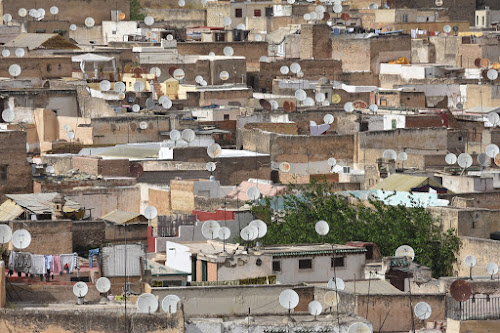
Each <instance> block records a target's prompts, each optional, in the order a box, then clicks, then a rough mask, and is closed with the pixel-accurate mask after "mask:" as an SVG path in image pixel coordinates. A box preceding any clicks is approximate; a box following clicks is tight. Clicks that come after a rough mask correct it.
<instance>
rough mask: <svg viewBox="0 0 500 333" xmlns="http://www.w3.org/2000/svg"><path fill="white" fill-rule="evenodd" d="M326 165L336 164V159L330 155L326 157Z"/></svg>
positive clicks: (332, 165)
mask: <svg viewBox="0 0 500 333" xmlns="http://www.w3.org/2000/svg"><path fill="white" fill-rule="evenodd" d="M328 165H329V166H331V167H334V166H336V165H337V160H336V159H335V158H334V157H330V158H329V159H328Z"/></svg>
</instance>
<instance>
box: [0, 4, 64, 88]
mask: <svg viewBox="0 0 500 333" xmlns="http://www.w3.org/2000/svg"><path fill="white" fill-rule="evenodd" d="M30 6H31V5H30ZM26 8H31V7H26ZM46 8H47V7H46ZM16 13H17V11H16ZM11 53H12V52H11ZM28 54H29V52H28ZM13 64H18V65H19V66H21V74H20V75H19V76H18V77H19V78H28V77H29V78H40V77H41V78H43V79H52V78H61V77H71V72H72V62H71V58H70V57H61V56H37V57H36V58H32V57H29V56H26V57H24V58H18V57H9V58H3V59H2V61H1V62H0V76H2V77H11V76H10V74H9V67H10V65H13Z"/></svg>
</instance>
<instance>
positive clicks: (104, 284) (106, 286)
mask: <svg viewBox="0 0 500 333" xmlns="http://www.w3.org/2000/svg"><path fill="white" fill-rule="evenodd" d="M95 287H96V289H97V291H99V293H101V294H105V293H107V292H108V291H109V290H110V289H111V281H109V279H108V278H107V277H104V276H102V277H100V278H98V279H97V282H96V284H95Z"/></svg>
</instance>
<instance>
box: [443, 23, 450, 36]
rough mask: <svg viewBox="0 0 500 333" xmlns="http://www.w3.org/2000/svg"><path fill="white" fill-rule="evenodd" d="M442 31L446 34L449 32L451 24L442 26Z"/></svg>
mask: <svg viewBox="0 0 500 333" xmlns="http://www.w3.org/2000/svg"><path fill="white" fill-rule="evenodd" d="M443 31H444V32H446V33H447V34H449V33H450V32H451V26H449V25H448V24H447V25H445V26H444V27H443Z"/></svg>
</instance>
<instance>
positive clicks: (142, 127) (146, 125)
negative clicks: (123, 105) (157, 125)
mask: <svg viewBox="0 0 500 333" xmlns="http://www.w3.org/2000/svg"><path fill="white" fill-rule="evenodd" d="M139 128H140V129H141V130H145V129H147V128H148V123H147V122H145V121H141V122H140V123H139Z"/></svg>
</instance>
